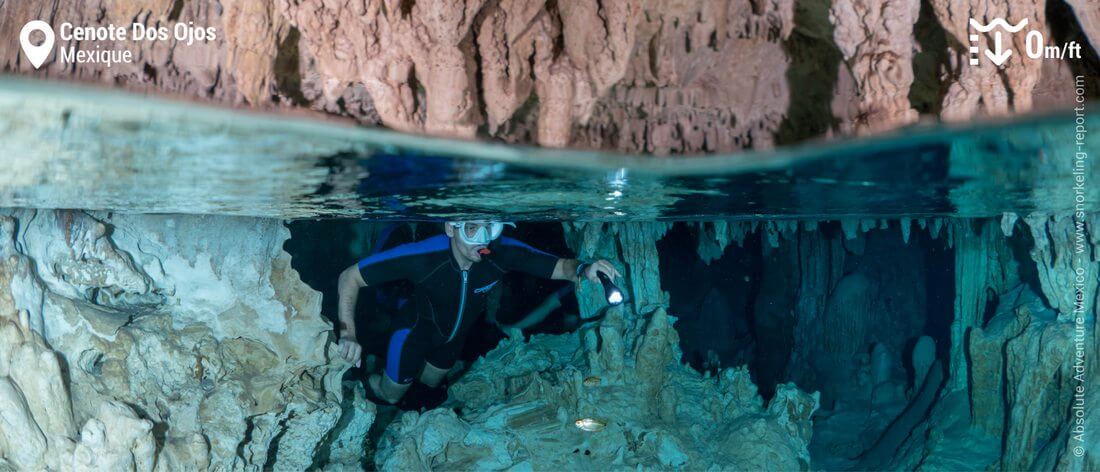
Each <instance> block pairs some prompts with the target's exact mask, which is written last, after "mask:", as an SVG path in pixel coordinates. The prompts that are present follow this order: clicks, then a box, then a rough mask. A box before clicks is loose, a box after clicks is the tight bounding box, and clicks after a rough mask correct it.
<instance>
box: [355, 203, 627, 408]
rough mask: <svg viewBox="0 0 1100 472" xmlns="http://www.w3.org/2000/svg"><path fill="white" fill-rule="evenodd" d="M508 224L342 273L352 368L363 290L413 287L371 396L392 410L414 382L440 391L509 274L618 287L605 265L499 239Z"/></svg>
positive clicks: (450, 227)
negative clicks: (399, 284) (603, 280)
mask: <svg viewBox="0 0 1100 472" xmlns="http://www.w3.org/2000/svg"><path fill="white" fill-rule="evenodd" d="M505 225H510V226H515V225H514V224H511V223H501V222H488V221H465V222H462V221H453V222H447V223H445V224H444V232H445V234H441V235H438V236H434V237H431V238H428V239H425V240H423V241H419V242H415V243H409V244H403V245H400V246H397V247H394V248H392V249H388V250H385V251H382V252H379V253H376V254H372V255H370V256H368V257H367V258H365V259H363V260H361V261H359V263H358V264H355V265H352V266H351V267H348V268H347V269H346V270H344V271H343V272H342V273H341V274H340V279H339V282H338V286H339V288H338V293H339V300H338V310H339V318H340V328H341V333H340V341H339V349H338V350H337V352H338V353H339V354H340V355H341V356H342V357H343V358H344V359H345V360H347V361H348V362H351V363H357V362H359V360H360V356H361V355H362V352H363V350H362V347H361V346H360V345H359V343H358V341H357V340H356V339H357V338H356V331H355V305H356V302H357V301H358V299H359V290H360V289H362V288H364V287H368V286H372V287H373V286H379V285H381V284H385V283H387V282H393V281H398V280H407V281H409V282H412V284H413V295H412V297H411V299H410V300H409V301H408V303H405V304H404V305H402V306H401V307H400V308H399V313H398V314H397V316H396V319H395V323H394V326H396V329H393V332H392V334H391V335H390V337H389V346H388V348H387V350H386V364H385V368H384V372H385V375H381V374H377V373H376V374H372V375H371V376H369V377H368V378H367V385H366V387H367V390H368V392H367V396H368V397H371V398H372V399H379V400H382V401H384V402H387V403H391V404H393V403H397V401H399V400H400V399H401V397H402V396H404V395H405V392H407V391H408V390H409V387H410V386H411V385H412V382H413V380H420V382H421V383H423V384H425V385H428V386H430V387H437V386H439V385H440V384H441V383H442V382H443V380H444V379H445V378H446V376H447V372H448V371H450V369H451V368H452V367H454V365H455V362H456V360H457V359H458V356H459V354H461V352H462V345H463V343H464V341H465V339H466V335H467V334H468V333H469V331H470V329H471V328H472V327H473V326H474V324H475V323H476V322H477V319H478V318H479V317H480V316H481V314H482V312H483V311H484V309H485V304H486V300H487V299H488V294H489V290H490V289H492V288H493V286H495V285H496V284H497V283H499V282H500V279H501V277H502V276H503V275H504V274H505V273H506V272H512V271H519V272H523V273H526V274H529V275H533V276H536V277H543V278H549V279H554V280H571V281H573V282H575V283H579V282H580V281H581V280H582V279H588V280H590V281H592V282H594V283H597V284H598V283H600V282H599V278H598V277H599V275H598V274H601V273H602V274H603V275H604V276H606V277H608V278H610V279H612V280H614V279H615V278H617V277H619V271H618V270H616V269H615V267H614V266H612V265H611V263H609V262H607V261H605V260H598V261H595V262H592V263H583V262H581V261H578V260H576V259H562V258H558V257H556V256H552V255H550V254H547V253H545V252H542V251H540V250H538V249H535V248H533V247H531V246H528V245H527V244H524V243H523V242H520V241H517V240H515V239H511V238H501V237H500V235H501V233H502V232H503V231H504V226H505ZM391 329H392V328H391Z"/></svg>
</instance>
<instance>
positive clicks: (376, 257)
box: [359, 234, 450, 269]
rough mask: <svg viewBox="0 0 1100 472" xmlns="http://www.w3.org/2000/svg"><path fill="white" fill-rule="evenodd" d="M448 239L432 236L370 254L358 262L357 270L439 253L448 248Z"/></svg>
mask: <svg viewBox="0 0 1100 472" xmlns="http://www.w3.org/2000/svg"><path fill="white" fill-rule="evenodd" d="M449 239H450V238H448V237H447V235H445V234H441V235H438V236H432V237H430V238H428V239H425V240H423V241H419V242H415V243H409V244H402V245H400V246H397V247H395V248H393V249H388V250H385V251H382V252H379V253H377V254H371V255H369V256H367V257H366V258H364V259H363V260H361V261H359V269H362V268H364V267H366V266H369V265H371V264H377V263H379V262H383V261H388V260H390V259H396V258H398V257H404V256H415V255H417V254H425V253H429V252H433V251H440V250H443V249H447V248H448V247H450V241H449Z"/></svg>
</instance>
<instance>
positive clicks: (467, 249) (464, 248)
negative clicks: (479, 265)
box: [446, 221, 488, 262]
mask: <svg viewBox="0 0 1100 472" xmlns="http://www.w3.org/2000/svg"><path fill="white" fill-rule="evenodd" d="M486 226H488V224H487V223H486V222H482V221H468V222H466V224H465V225H459V226H458V227H455V226H454V225H452V224H449V223H448V224H447V225H446V233H447V236H449V237H450V238H451V243H452V245H453V246H454V248H455V252H457V253H458V255H459V257H463V258H465V259H466V260H469V261H471V262H479V261H481V253H480V252H478V251H480V250H482V249H485V248H486V247H488V244H469V243H467V242H466V241H465V239H475V238H476V237H477V235H478V234H477V233H478V231H479V230H480V229H482V228H485V231H488V228H486ZM459 231H464V232H465V233H466V238H465V239H463V238H462V237H461V236H459V233H458V232H459Z"/></svg>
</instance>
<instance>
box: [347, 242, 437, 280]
mask: <svg viewBox="0 0 1100 472" xmlns="http://www.w3.org/2000/svg"><path fill="white" fill-rule="evenodd" d="M425 243H427V241H425V242H422V243H411V244H403V245H400V246H397V247H394V248H392V249H387V250H385V251H382V252H377V253H374V254H371V255H370V256H367V257H366V258H365V259H363V260H361V261H359V274H360V275H362V276H363V282H366V284H367V285H368V286H370V285H380V284H384V283H386V282H393V281H396V280H414V278H415V275H416V274H417V273H418V271H419V270H420V267H421V266H423V260H422V259H423V255H424V253H425V249H426V248H425V247H424V246H425Z"/></svg>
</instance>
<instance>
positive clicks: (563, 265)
mask: <svg viewBox="0 0 1100 472" xmlns="http://www.w3.org/2000/svg"><path fill="white" fill-rule="evenodd" d="M581 264H582V263H581V261H579V260H576V259H558V263H557V265H555V266H554V273H553V275H551V276H550V278H552V279H554V280H571V281H573V282H580V281H581V280H583V279H588V280H590V281H592V282H593V283H600V279H598V278H596V273H598V272H603V273H604V275H606V276H607V277H608V278H610V279H611V280H615V279H617V278H620V277H622V276H621V275H619V271H618V269H615V266H613V265H611V263H610V262H607V261H605V260H603V259H600V260H598V261H596V262H593V263H590V264H587V265H585V266H584V267H583V268H582V273H581V274H578V273H577V267H579V266H580V265H581ZM578 275H579V276H578Z"/></svg>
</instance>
